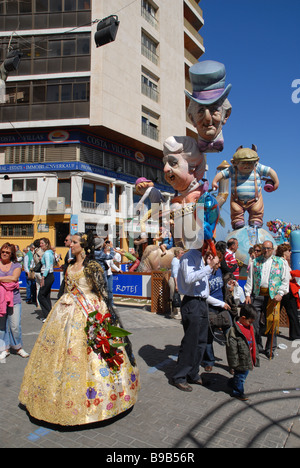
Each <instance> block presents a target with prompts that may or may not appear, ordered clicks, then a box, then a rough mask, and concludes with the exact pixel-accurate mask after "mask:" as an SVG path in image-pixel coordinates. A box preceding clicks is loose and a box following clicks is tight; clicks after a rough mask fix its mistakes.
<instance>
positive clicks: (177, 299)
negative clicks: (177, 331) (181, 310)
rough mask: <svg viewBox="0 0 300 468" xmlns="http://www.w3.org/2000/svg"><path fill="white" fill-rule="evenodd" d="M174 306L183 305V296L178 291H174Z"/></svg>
mask: <svg viewBox="0 0 300 468" xmlns="http://www.w3.org/2000/svg"><path fill="white" fill-rule="evenodd" d="M172 306H173V307H174V308H175V307H180V306H181V297H180V294H179V292H178V291H175V292H174V296H173V300H172Z"/></svg>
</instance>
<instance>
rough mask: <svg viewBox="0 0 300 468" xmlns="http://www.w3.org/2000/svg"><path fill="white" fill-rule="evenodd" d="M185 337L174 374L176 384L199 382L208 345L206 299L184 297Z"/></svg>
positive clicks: (183, 322) (182, 310)
mask: <svg viewBox="0 0 300 468" xmlns="http://www.w3.org/2000/svg"><path fill="white" fill-rule="evenodd" d="M181 316H182V325H183V330H184V337H183V339H182V341H181V344H180V349H179V355H178V360H177V364H176V368H175V372H174V374H173V382H174V383H184V382H186V381H187V378H189V379H190V380H195V381H196V380H199V379H200V375H199V368H200V364H201V362H202V359H203V356H204V352H205V349H206V344H207V333H208V307H207V303H206V300H205V299H201V298H197V297H191V296H184V298H183V301H182V304H181Z"/></svg>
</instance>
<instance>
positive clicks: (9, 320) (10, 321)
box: [0, 304, 23, 352]
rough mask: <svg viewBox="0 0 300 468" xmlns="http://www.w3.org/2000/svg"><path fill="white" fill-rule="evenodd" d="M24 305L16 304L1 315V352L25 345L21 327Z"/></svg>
mask: <svg viewBox="0 0 300 468" xmlns="http://www.w3.org/2000/svg"><path fill="white" fill-rule="evenodd" d="M21 314H22V305H21V304H15V305H14V307H13V308H12V307H9V308H8V313H7V314H6V315H5V316H4V317H0V352H2V351H5V350H6V349H9V348H13V349H15V350H18V349H21V348H22V347H23V343H22V329H21Z"/></svg>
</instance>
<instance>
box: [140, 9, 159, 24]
mask: <svg viewBox="0 0 300 468" xmlns="http://www.w3.org/2000/svg"><path fill="white" fill-rule="evenodd" d="M142 16H143V18H145V20H146V21H148V23H149V24H151V26H153V27H154V28H155V29H158V21H157V19H156V18H155V17H154V16H153V15H151V13H149V11H147V10H146V8H144V7H143V6H142Z"/></svg>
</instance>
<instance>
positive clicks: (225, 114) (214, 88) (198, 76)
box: [185, 60, 232, 153]
mask: <svg viewBox="0 0 300 468" xmlns="http://www.w3.org/2000/svg"><path fill="white" fill-rule="evenodd" d="M189 75H190V81H191V84H192V88H193V91H192V93H189V92H188V91H185V94H186V95H187V97H188V98H189V99H190V105H189V107H188V115H189V117H190V119H191V121H192V123H193V125H194V126H195V127H196V128H197V132H198V135H199V148H200V150H201V151H202V152H208V153H209V152H220V151H222V150H223V146H224V141H223V138H222V127H223V125H225V123H226V122H227V119H228V118H229V116H230V114H231V104H230V102H229V101H228V95H229V93H230V90H231V87H232V85H231V84H228V85H227V86H226V83H225V81H226V70H225V66H224V64H223V63H220V62H216V61H213V60H205V61H202V62H197V63H196V64H195V65H193V66H192V67H191V68H190V70H189ZM205 142H209V144H205ZM212 142H213V143H212Z"/></svg>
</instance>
